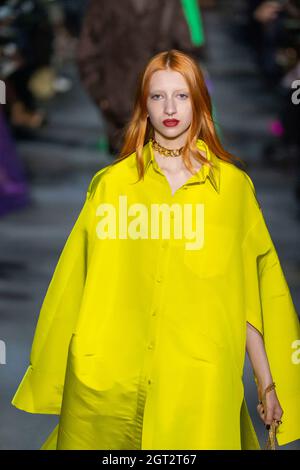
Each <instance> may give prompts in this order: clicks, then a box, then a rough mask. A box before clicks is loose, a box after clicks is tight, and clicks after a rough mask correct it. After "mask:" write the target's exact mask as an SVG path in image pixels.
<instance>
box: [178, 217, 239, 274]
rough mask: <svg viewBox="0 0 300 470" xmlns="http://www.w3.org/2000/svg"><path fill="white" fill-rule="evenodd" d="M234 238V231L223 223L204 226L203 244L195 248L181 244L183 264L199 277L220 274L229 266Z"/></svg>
mask: <svg viewBox="0 0 300 470" xmlns="http://www.w3.org/2000/svg"><path fill="white" fill-rule="evenodd" d="M234 240H235V231H234V230H233V229H230V228H228V227H226V226H224V225H220V224H208V223H206V224H205V226H204V237H203V245H202V247H200V248H197V249H192V250H190V249H187V247H186V246H185V245H184V246H183V261H184V264H185V266H186V267H187V268H188V269H189V270H191V271H192V272H193V273H194V274H196V275H197V276H198V277H199V278H210V277H215V276H222V275H224V274H225V273H226V271H227V269H228V268H229V261H230V258H231V256H232V252H233V247H234Z"/></svg>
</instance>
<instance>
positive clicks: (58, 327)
mask: <svg viewBox="0 0 300 470" xmlns="http://www.w3.org/2000/svg"><path fill="white" fill-rule="evenodd" d="M94 180H95V177H94V178H93V179H92V180H91V183H90V185H89V187H88V190H87V193H86V199H85V201H84V203H83V206H82V208H81V210H80V213H79V215H78V218H77V220H76V222H75V224H74V226H73V228H72V230H71V232H70V234H69V236H68V238H67V240H66V242H65V245H64V247H63V249H62V251H61V254H60V256H59V259H58V262H57V265H56V268H55V270H54V273H53V276H52V279H51V281H50V284H49V286H48V289H47V292H46V295H45V297H44V300H43V303H42V306H41V309H40V312H39V318H38V321H37V325H36V329H35V333H34V338H33V343H32V347H31V353H30V364H29V366H28V368H27V370H26V372H25V375H24V377H23V379H22V381H21V383H20V385H19V387H18V389H17V391H16V392H15V395H14V397H13V399H12V402H11V403H12V405H14V406H15V407H17V408H20V409H22V410H24V411H27V412H31V413H49V414H59V413H60V408H61V401H62V393H63V386H64V377H65V371H66V362H67V355H68V348H69V343H70V340H71V337H72V334H73V331H74V327H75V325H76V321H77V316H78V312H79V310H80V304H81V299H82V296H83V290H84V286H85V279H86V274H87V267H88V258H89V256H90V254H89V251H90V250H91V246H90V244H91V243H90V240H91V231H92V223H93V214H94V206H93V204H92V200H91V197H90V196H91V188H92V182H93V181H94Z"/></svg>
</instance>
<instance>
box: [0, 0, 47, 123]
mask: <svg viewBox="0 0 300 470" xmlns="http://www.w3.org/2000/svg"><path fill="white" fill-rule="evenodd" d="M1 11H2V12H3V16H2V15H0V18H1V19H0V21H4V22H5V28H4V29H2V30H1V34H0V35H2V37H3V40H4V41H6V42H7V47H6V48H8V46H10V48H12V46H13V47H14V49H15V54H14V57H11V58H10V59H11V60H12V61H13V60H15V61H16V64H17V66H16V67H15V68H13V69H12V71H11V72H10V73H9V74H8V75H7V76H6V77H5V78H6V81H7V87H8V90H9V93H8V98H9V100H8V110H9V113H8V114H9V118H10V121H11V124H12V126H13V127H14V128H16V129H17V128H22V129H30V130H35V129H38V128H40V127H41V126H43V125H44V124H45V122H46V116H45V113H44V112H43V111H42V110H40V109H39V107H38V105H37V102H36V98H35V96H34V93H33V92H32V90H31V87H30V81H31V79H32V78H33V76H34V74H36V72H38V71H39V70H40V69H42V68H45V67H49V66H50V62H51V57H52V51H53V49H52V42H53V31H52V27H51V24H50V22H49V19H48V15H47V10H46V8H45V6H44V2H42V1H39V0H28V1H26V2H23V1H21V0H8V1H3V0H2V1H1V2H0V13H1Z"/></svg>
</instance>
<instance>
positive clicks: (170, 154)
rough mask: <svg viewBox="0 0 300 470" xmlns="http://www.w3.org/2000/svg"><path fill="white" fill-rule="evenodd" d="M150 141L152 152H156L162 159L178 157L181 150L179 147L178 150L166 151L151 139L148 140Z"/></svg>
mask: <svg viewBox="0 0 300 470" xmlns="http://www.w3.org/2000/svg"><path fill="white" fill-rule="evenodd" d="M150 141H151V142H152V146H153V148H154V150H157V152H158V153H160V154H161V155H163V156H164V157H180V155H181V152H182V150H183V147H180V148H179V149H167V148H166V147H163V146H162V145H160V144H159V143H158V142H157V141H156V140H155V139H154V138H153V137H151V138H150Z"/></svg>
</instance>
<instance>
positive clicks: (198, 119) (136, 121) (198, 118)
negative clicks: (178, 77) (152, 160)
mask: <svg viewBox="0 0 300 470" xmlns="http://www.w3.org/2000/svg"><path fill="white" fill-rule="evenodd" d="M166 69H169V70H174V71H177V72H180V73H181V74H182V75H183V77H184V78H185V80H186V83H187V85H188V87H189V90H190V96H191V104H192V109H193V118H192V122H191V125H190V127H189V130H188V134H187V139H186V143H185V145H184V148H183V151H182V158H183V161H184V164H185V166H186V167H187V168H188V169H189V170H190V171H191V172H192V173H193V172H194V169H193V166H192V163H191V160H190V154H192V155H193V156H194V158H195V159H196V160H198V161H199V162H201V163H202V164H204V165H209V166H211V165H212V163H211V162H210V161H209V160H207V159H206V158H205V157H203V155H202V154H201V152H200V151H199V149H198V148H197V139H202V140H203V141H204V142H205V143H206V144H207V146H208V147H209V149H210V150H211V151H212V152H213V153H214V154H215V155H216V156H217V157H218V158H220V159H222V160H225V161H227V162H230V163H233V161H234V160H238V161H240V162H241V163H242V164H243V165H244V164H245V163H244V162H243V160H241V159H240V158H238V157H236V156H234V155H232V154H231V153H229V152H227V151H226V150H225V149H224V148H223V147H222V144H221V142H220V140H219V138H218V135H217V132H216V129H215V125H214V122H213V118H212V103H211V98H210V95H209V92H208V89H207V86H206V83H205V80H204V75H203V72H202V71H201V68H200V67H199V65H198V64H197V62H196V61H195V60H194V59H193V58H192V57H191V56H189V55H188V54H185V53H183V52H181V51H179V50H177V49H171V50H169V51H163V52H159V53H158V54H156V55H155V56H153V57H152V59H151V60H150V61H149V62H148V64H147V65H146V67H145V69H144V71H143V72H142V73H141V75H140V76H139V79H138V87H137V93H136V96H135V102H134V107H133V112H132V117H131V119H130V120H129V122H128V124H127V125H126V127H125V128H124V143H123V145H122V148H121V150H120V154H119V156H118V157H117V158H116V160H115V161H114V162H113V163H112V164H115V163H118V162H119V161H121V160H123V159H124V158H127V157H129V155H131V154H132V153H134V152H135V153H136V160H137V169H138V175H139V180H140V179H141V178H142V177H143V176H144V161H143V156H142V152H143V147H144V145H145V144H146V143H147V142H148V141H149V139H150V137H154V128H153V126H152V124H151V122H150V120H149V119H148V118H147V97H148V94H149V82H150V79H151V76H152V75H153V73H154V72H156V71H157V70H166Z"/></svg>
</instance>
